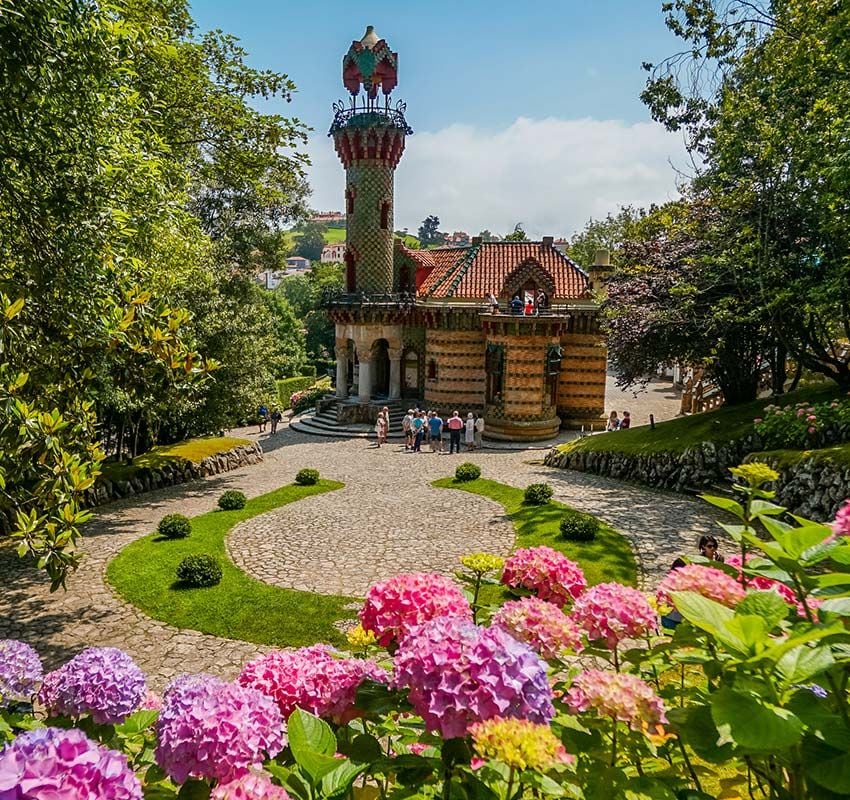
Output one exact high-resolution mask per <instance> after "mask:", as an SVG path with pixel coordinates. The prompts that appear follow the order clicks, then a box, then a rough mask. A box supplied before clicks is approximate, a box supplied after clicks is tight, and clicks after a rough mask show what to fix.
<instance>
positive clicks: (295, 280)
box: [276, 263, 345, 360]
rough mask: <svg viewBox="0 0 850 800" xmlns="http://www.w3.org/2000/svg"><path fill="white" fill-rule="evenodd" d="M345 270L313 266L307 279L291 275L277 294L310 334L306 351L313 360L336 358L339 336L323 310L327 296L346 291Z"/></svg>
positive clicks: (305, 276) (303, 276) (334, 267)
mask: <svg viewBox="0 0 850 800" xmlns="http://www.w3.org/2000/svg"><path fill="white" fill-rule="evenodd" d="M344 286H345V279H344V275H343V268H342V266H341V265H339V264H322V263H317V264H313V268H312V269H311V270H310V272H309V273H307V274H306V275H290V276H288V277H286V278H284V279H283V281H281V284H280V286H279V287H278V288H277V289H276V292H281V293H283V295H284V296H285V297H286V299H287V300H288V301H289V304H290V305H291V306H292V309H293V311H294V312H295V315H296V317H297V318H298V319H300V320H302V323H303V325H304V329H305V331H306V347H307V352H308V354H309V356H310V358H311V359H314V360H315V359H321V358H331V359H332V358H333V357H334V345H335V341H336V333H335V329H334V323H333V322H331V321H330V319H329V318H328V315H327V314H326V313H325V312H324V310H323V309H322V308H321V300H322V296H323V294H326V293H330V292H336V291H342V289H343V288H344Z"/></svg>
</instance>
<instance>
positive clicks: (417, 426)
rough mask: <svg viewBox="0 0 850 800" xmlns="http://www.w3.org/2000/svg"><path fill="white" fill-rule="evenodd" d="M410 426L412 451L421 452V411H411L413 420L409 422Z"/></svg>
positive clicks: (422, 427)
mask: <svg viewBox="0 0 850 800" xmlns="http://www.w3.org/2000/svg"><path fill="white" fill-rule="evenodd" d="M410 427H411V429H412V430H413V452H414V453H421V452H422V435H423V433H424V428H425V420H424V419H423V414H422V412H421V411H415V412H414V413H413V421H412V422H411V423H410Z"/></svg>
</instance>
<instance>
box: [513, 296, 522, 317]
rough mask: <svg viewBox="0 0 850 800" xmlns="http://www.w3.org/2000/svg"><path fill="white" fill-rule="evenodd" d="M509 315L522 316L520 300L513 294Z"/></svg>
mask: <svg viewBox="0 0 850 800" xmlns="http://www.w3.org/2000/svg"><path fill="white" fill-rule="evenodd" d="M511 313H512V314H516V315H520V314H522V300H521V299H520V296H519V295H518V294H515V295H514V296H513V300H511Z"/></svg>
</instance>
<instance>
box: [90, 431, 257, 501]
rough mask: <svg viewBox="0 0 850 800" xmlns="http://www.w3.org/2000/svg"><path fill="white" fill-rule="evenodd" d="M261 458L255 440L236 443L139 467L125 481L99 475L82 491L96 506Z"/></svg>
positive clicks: (254, 462) (216, 473) (255, 461)
mask: <svg viewBox="0 0 850 800" xmlns="http://www.w3.org/2000/svg"><path fill="white" fill-rule="evenodd" d="M262 460H263V449H262V447H260V445H259V443H258V442H254V443H252V444H240V445H238V446H237V447H234V448H232V449H231V450H225V451H224V452H221V453H216V454H215V455H212V456H207V457H206V458H205V459H203V460H202V461H200V462H199V463H197V464H195V463H193V462H191V461H182V462H173V463H170V464H165V465H163V466H162V467H157V468H156V469H152V468H143V469H140V470H139V471H138V472H137V473H136V474H135V475H134V476H133V478H131V479H130V480H129V481H111V480H108V479H106V478H100V479H99V480H98V482H97V483H96V484H95V486H94V488H93V489H92V490H91V491H89V492H87V493H86V505H87V506H99V505H103V504H104V503H109V502H111V501H112V500H118V499H120V498H122V497H133V496H134V495H137V494H142V493H143V492H150V491H152V490H153V489H159V488H161V487H163V486H175V485H176V484H178V483H185V482H186V481H191V480H195V479H196V478H205V477H207V476H208V475H219V474H220V473H222V472H230V471H231V470H234V469H239V468H240V467H244V466H247V465H248V464H257V463H259V462H260V461H262Z"/></svg>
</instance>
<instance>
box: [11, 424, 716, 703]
mask: <svg viewBox="0 0 850 800" xmlns="http://www.w3.org/2000/svg"><path fill="white" fill-rule="evenodd" d="M235 433H238V434H245V435H249V436H251V437H252V438H257V434H256V432H254V431H239V432H235ZM259 438H260V441H261V443H262V444H263V447H264V449H265V451H266V456H265V460H264V462H263V463H261V464H257V465H253V466H250V467H246V468H244V469H241V470H238V471H235V472H231V473H227V474H225V475H219V476H215V477H211V478H208V479H206V480H203V481H197V482H194V483H191V484H185V485H182V486H176V487H170V488H167V489H162V490H159V491H156V492H152V493H150V494H148V495H144V496H142V497H137V498H133V499H132V500H126V501H119V502H116V503H113V504H111V505H108V506H105V507H103V508H101V509H98V511H97V516H96V519H95V521H94V522H93V523H92V524H91V525H89V527H88V529H87V531H86V536H85V538H84V540H83V544H82V547H83V551H84V552H85V554H86V557H85V559H84V562H83V565H82V566H81V567H80V569H79V570H78V572H77V573H76V574H74V575H72V576H71V578H70V579H69V590H68V591H67V592H62V591H61V590H60V591H59V592H57V593H55V594H53V595H51V594H50V593H49V592H48V584H47V582H46V581H45V579H44V577H43V575H41V574H40V573H37V572H35V571H34V570H32V569H30V568H28V567H26V566H24V565H23V564H22V563H21V562H19V561H18V559H17V557H16V556H15V553H14V550H13V548H11V547H9V546H8V545H6V546H3V547H2V548H0V584H2V587H3V588H2V592H0V638H5V637H12V638H19V639H23V640H24V641H27V642H30V643H31V644H33V645H34V646H35V647H36V648H37V649H38V650H39V651H40V653H41V654H42V656H43V657H44V658H45V661H46V663H47V665H48V666H50V667H53V666H56V665H57V664H58V663H60V662H62V661H64V660H66V659H67V658H69V657H70V656H71V655H73V654H74V653H76V652H78V651H79V650H80V649H82V648H83V647H84V646H86V645H101V646H104V645H112V646H117V647H122V648H124V649H125V650H127V651H128V652H129V653H130V654H131V655H132V656H133V657H134V658H135V659H136V660H137V661H138V663H139V664H140V666H141V667H142V668H143V669H144V670H146V671H147V672H148V673H149V674H150V675H151V676H152V683H153V684H154V685H155V686H157V687H161V686H162V684H164V683H165V682H166V681H167V680H168V679H169V678H170V677H171V676H173V675H175V674H177V673H180V672H183V671H208V672H214V673H218V674H221V675H223V676H225V677H230V676H232V675H233V674H234V673H236V672H237V671H238V669H239V667H240V666H241V664H243V663H244V662H245V661H246V660H247V659H248V658H250V657H251V656H253V655H255V654H257V653H258V652H261V651H262V650H264V649H266V648H263V647H260V646H258V645H253V644H249V643H246V642H238V641H231V640H226V639H220V638H218V637H214V636H207V635H205V634H201V633H198V632H195V631H187V630H182V631H181V630H177V629H175V628H173V627H171V626H169V625H166V624H164V623H161V622H157V621H155V620H152V619H150V618H148V617H146V616H145V615H144V614H142V613H141V612H140V611H138V610H136V609H134V608H133V607H132V606H129V605H128V604H127V603H125V602H124V601H122V600H121V599H120V598H118V597H117V596H116V594H115V593H114V592H113V591H112V590H111V589H110V588H109V587H108V586H107V585H106V584H105V582H104V574H105V570H106V566H107V564H108V562H109V561H110V559H111V558H112V557H113V556H114V555H115V554H116V553H117V552H118V551H119V550H120V549H121V548H122V547H123V546H124V545H125V544H127V543H128V542H130V541H132V540H134V539H136V538H139V537H140V536H144V535H145V534H147V533H149V532H150V531H151V530H153V529H154V527H155V526H156V523H157V522H158V521H159V519H160V517H162V516H163V515H164V514H167V513H174V512H179V513H183V514H186V515H189V516H194V515H197V514H200V513H203V512H206V511H209V510H211V509H213V508H214V507H215V504H216V500H217V498H218V496H219V494H220V493H221V492H222V491H223V490H224V489H228V488H234V489H241V490H243V491H244V492H245V493H246V494H247V495H249V496H256V495H259V494H263V493H265V492H268V491H270V490H272V489H275V488H277V487H279V486H281V485H284V484H287V483H290V482H292V480H293V478H294V477H295V474H296V472H297V471H298V470H299V469H301V468H302V467H314V468H316V469H318V470H319V471H320V472H321V474H322V475H323V477H327V478H332V479H335V480H338V481H342V482H343V483H345V488H344V489H342V490H339V491H335V492H330V493H328V494H324V495H321V496H317V497H312V498H308V499H305V500H303V501H299V502H297V503H294V504H291V505H289V506H286V507H283V508H280V509H277V510H275V511H271V512H269V513H267V514H264V515H261V516H258V517H255V518H253V519H251V520H248V521H246V522H244V523H242V524H241V525H239V526H237V528H236V529H234V531H233V533H232V534H231V539H230V541H229V548H230V552H231V554H232V556H233V558H234V559H235V560H236V562H237V563H238V564H240V565H241V566H242V567H243V568H244V569H246V571H248V572H250V573H252V574H254V575H256V576H257V577H258V578H260V579H262V580H266V581H268V582H270V583H275V584H278V585H281V586H290V587H295V588H306V589H311V590H313V591H316V592H327V593H351V594H354V595H361V594H362V593H363V592H364V591H365V589H366V587H367V586H368V584H369V583H371V582H372V581H374V580H377V579H380V578H384V577H387V576H389V575H392V574H394V573H396V572H398V571H399V570H435V569H436V570H441V571H445V572H450V571H451V570H452V569H453V568H454V565H455V564H456V559H457V556H458V555H460V554H462V553H467V552H471V551H473V550H478V549H486V550H490V551H494V552H501V553H506V552H508V550H509V549H510V546H511V542H512V531H511V526H510V523H509V522H508V521H507V520H506V519H505V518H504V516H503V513H502V509H501V506H499V505H498V504H496V503H493V502H491V501H489V500H487V499H484V498H479V497H476V496H472V495H469V494H466V493H462V492H455V491H452V490H445V489H439V490H438V489H434V488H432V487H431V486H430V485H429V484H430V482H431V481H432V480H434V479H435V478H440V477H444V476H447V475H451V474H452V473H453V471H454V467H455V465H456V464H458V463H460V461H464V460H470V461H474V462H476V463H478V464H479V465H480V466H481V469H482V473H483V476H484V477H488V478H493V479H495V480H499V481H503V482H505V483H508V484H511V485H513V486H517V487H525V486H526V485H528V484H529V483H533V482H539V481H547V482H548V483H550V484H551V485H552V486H553V487H554V489H555V497H556V498H557V499H559V500H562V501H564V502H566V503H569V504H570V505H572V506H574V507H576V508H578V509H580V510H582V511H587V512H590V513H592V514H596V515H597V516H599V517H601V518H602V519H604V520H605V521H606V522H609V523H610V524H612V525H613V526H614V527H616V528H617V529H619V530H620V531H621V532H623V533H624V534H625V535H627V536H628V537H629V538H630V540H631V541H632V543H633V546H634V548H635V552H636V554H637V556H638V561H639V564H640V568H641V580H642V582H643V585H644V586H645V587H649V586H651V585H652V584H653V583H654V582H655V581H656V580H657V579H658V578H659V577H660V576H661V575H662V574H663V573H664V572H665V571H666V570H667V569H668V568H669V565H670V562H671V561H672V560H673V558H674V557H675V555H676V554H677V553H679V552H683V551H686V552H695V549H696V547H695V546H696V540H697V538H698V536H699V535H700V533H702V532H705V531H710V530H715V528H716V526H715V524H714V521H713V515H712V513H711V511H710V510H709V509H708V507H707V506H706V505H705V504H703V503H702V502H700V501H699V500H696V499H691V498H687V497H680V496H676V495H668V494H659V493H656V492H652V491H649V490H646V489H640V488H636V487H632V486H627V485H623V484H619V483H617V482H614V481H610V480H607V479H604V478H600V477H597V476H592V475H585V474H582V473H573V472H568V471H563V470H555V469H550V468H548V467H545V466H543V465H542V463H541V459H542V456H543V454H542V453H541V452H540V451H522V450H515V451H497V452H496V451H490V452H488V451H487V450H485V451H483V452H480V453H474V454H470V455H467V454H462V455H461V456H460V457H458V456H456V455H453V456H449V455H437V454H432V453H430V452H423V453H421V454H418V455H417V454H412V453H405V452H404V450H403V447H402V446H401V445H396V444H391V445H389V446H386V447H383V448H381V449H377V448H376V447H375V446H374V445H373V444H370V443H367V442H365V441H363V440H338V439H320V438H314V437H310V436H307V435H303V434H298V433H295V432H294V431H291V430H289V429H287V428H283V429H282V430H281V431H280V432H279V433H278V434H277V435H276V436H275V437H272V436H271V435H270V434H267V433H266V434H261V435H260V437H259ZM269 564H273V565H275V566H274V567H273V568H270V566H269Z"/></svg>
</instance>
